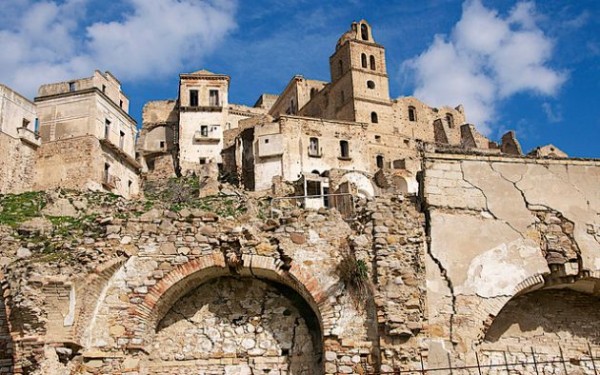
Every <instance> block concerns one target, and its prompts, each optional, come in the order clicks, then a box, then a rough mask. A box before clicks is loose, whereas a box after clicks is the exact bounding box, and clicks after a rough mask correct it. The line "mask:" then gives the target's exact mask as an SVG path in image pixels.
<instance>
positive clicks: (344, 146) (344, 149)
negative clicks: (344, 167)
mask: <svg viewBox="0 0 600 375" xmlns="http://www.w3.org/2000/svg"><path fill="white" fill-rule="evenodd" d="M340 157H341V158H344V159H348V158H350V146H349V145H348V141H340Z"/></svg>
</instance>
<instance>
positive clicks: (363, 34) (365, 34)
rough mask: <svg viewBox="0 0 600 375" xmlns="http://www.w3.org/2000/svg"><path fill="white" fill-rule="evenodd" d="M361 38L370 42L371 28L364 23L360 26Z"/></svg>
mask: <svg viewBox="0 0 600 375" xmlns="http://www.w3.org/2000/svg"><path fill="white" fill-rule="evenodd" d="M360 37H361V38H362V40H369V26H367V25H365V24H364V23H363V24H361V25H360Z"/></svg>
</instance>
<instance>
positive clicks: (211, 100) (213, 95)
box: [208, 90, 220, 107]
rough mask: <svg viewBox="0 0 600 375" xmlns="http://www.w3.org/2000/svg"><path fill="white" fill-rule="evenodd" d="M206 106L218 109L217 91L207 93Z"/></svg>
mask: <svg viewBox="0 0 600 375" xmlns="http://www.w3.org/2000/svg"><path fill="white" fill-rule="evenodd" d="M208 105H210V106H214V107H218V106H219V105H220V104H219V90H209V91H208Z"/></svg>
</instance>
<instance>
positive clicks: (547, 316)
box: [481, 279, 600, 373]
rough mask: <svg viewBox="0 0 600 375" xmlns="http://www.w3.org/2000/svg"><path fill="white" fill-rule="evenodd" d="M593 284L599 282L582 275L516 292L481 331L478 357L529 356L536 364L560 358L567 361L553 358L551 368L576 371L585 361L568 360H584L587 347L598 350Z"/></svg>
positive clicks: (599, 317)
mask: <svg viewBox="0 0 600 375" xmlns="http://www.w3.org/2000/svg"><path fill="white" fill-rule="evenodd" d="M590 285H592V287H591V291H592V292H591V293H589V291H590ZM594 285H595V286H594ZM598 285H599V283H598V280H595V279H587V280H580V281H579V282H578V283H575V284H570V285H562V286H553V287H545V288H539V289H534V290H530V291H528V292H525V293H520V294H518V295H516V296H515V297H513V298H512V299H511V300H510V301H508V302H507V303H506V304H505V305H504V306H503V308H502V309H501V310H500V312H499V313H498V314H497V315H496V316H495V318H494V320H493V321H492V323H491V325H490V326H489V328H488V329H487V330H486V332H485V337H484V339H483V342H482V343H481V350H482V358H484V359H483V361H484V362H487V361H489V362H497V363H501V362H502V361H504V360H506V359H508V360H509V362H519V361H526V362H532V361H533V355H535V356H537V359H536V360H537V361H538V362H541V361H559V360H560V361H562V360H563V358H564V359H566V360H567V361H566V363H564V364H563V363H561V362H556V363H554V364H552V365H551V366H553V367H555V368H557V369H560V371H563V369H565V368H566V369H567V370H568V373H579V372H578V371H580V370H579V369H578V368H579V366H586V363H584V362H582V363H581V364H579V363H578V361H574V362H573V361H572V362H573V363H568V362H569V361H568V360H569V359H581V358H586V357H587V358H589V352H590V349H591V350H592V351H593V352H594V354H595V353H596V352H597V351H598V349H599V348H600V293H599V291H600V289H599V288H598ZM582 290H586V291H588V293H584V292H582ZM534 352H535V353H536V354H532V353H534ZM485 358H487V359H485ZM498 361H500V362H498ZM589 365H590V366H591V364H589ZM523 371H524V372H523V373H535V369H534V368H533V367H532V368H528V367H527V366H526V367H525V368H524V370H523ZM528 371H529V372H528Z"/></svg>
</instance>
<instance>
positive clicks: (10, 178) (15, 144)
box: [0, 132, 36, 194]
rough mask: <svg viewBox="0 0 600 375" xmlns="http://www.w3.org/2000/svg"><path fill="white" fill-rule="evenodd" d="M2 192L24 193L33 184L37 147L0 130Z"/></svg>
mask: <svg viewBox="0 0 600 375" xmlns="http://www.w3.org/2000/svg"><path fill="white" fill-rule="evenodd" d="M0 149H2V158H0V193H2V194H9V193H22V192H25V191H29V190H31V189H32V186H33V178H34V175H35V173H34V165H35V160H36V147H34V146H31V145H30V144H28V143H26V142H23V141H22V140H20V139H18V138H13V137H11V136H9V135H8V134H5V133H2V132H0Z"/></svg>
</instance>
